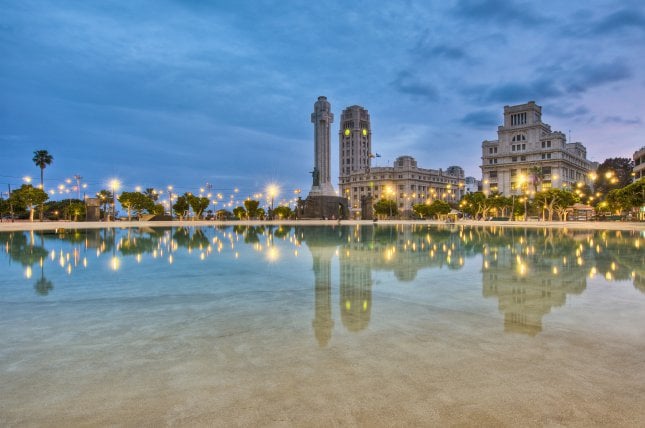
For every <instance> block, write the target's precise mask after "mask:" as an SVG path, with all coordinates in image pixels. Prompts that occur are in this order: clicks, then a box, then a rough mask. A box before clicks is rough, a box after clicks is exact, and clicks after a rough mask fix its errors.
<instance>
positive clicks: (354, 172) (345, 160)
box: [338, 105, 465, 219]
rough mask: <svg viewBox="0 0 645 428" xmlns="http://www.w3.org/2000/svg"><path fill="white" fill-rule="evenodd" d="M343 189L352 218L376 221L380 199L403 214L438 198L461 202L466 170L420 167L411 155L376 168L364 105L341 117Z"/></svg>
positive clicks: (340, 165)
mask: <svg viewBox="0 0 645 428" xmlns="http://www.w3.org/2000/svg"><path fill="white" fill-rule="evenodd" d="M338 139H339V147H338V150H339V160H340V164H339V188H340V196H343V197H345V198H347V200H348V207H349V211H350V215H351V217H352V218H363V219H370V218H372V207H373V205H374V203H376V201H378V200H379V199H390V200H394V201H396V203H397V206H398V209H399V213H401V214H402V215H403V216H404V217H405V216H408V215H411V213H412V207H413V206H414V205H415V204H421V203H430V202H432V201H433V200H435V199H443V200H446V201H448V202H458V201H459V199H460V198H461V196H462V195H463V192H464V186H465V184H464V170H463V169H462V168H461V167H459V166H450V167H448V168H447V169H446V170H445V171H444V170H442V169H427V168H420V167H419V166H418V165H417V161H416V160H415V159H414V158H413V157H411V156H399V157H398V158H396V160H395V161H394V164H393V165H392V166H372V160H373V159H375V158H376V157H378V156H379V155H378V154H377V153H375V152H373V151H372V128H371V123H370V115H369V112H368V111H367V110H366V109H365V108H363V107H361V106H357V105H354V106H351V107H347V108H346V109H345V110H343V112H342V114H341V118H340V130H339V132H338Z"/></svg>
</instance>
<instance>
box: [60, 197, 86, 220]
mask: <svg viewBox="0 0 645 428" xmlns="http://www.w3.org/2000/svg"><path fill="white" fill-rule="evenodd" d="M63 214H64V215H65V217H66V218H69V219H70V220H71V221H78V218H79V217H81V216H85V204H84V203H83V202H81V201H80V200H78V199H77V200H74V201H73V202H70V203H68V204H67V205H65V206H64V208H63Z"/></svg>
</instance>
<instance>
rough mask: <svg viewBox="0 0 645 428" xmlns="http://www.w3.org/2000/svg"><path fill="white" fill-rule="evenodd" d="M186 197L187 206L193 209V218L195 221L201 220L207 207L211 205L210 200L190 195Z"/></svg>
mask: <svg viewBox="0 0 645 428" xmlns="http://www.w3.org/2000/svg"><path fill="white" fill-rule="evenodd" d="M186 197H187V199H188V204H189V205H190V207H191V208H192V209H193V213H195V218H196V219H199V218H201V216H202V213H203V212H204V210H205V209H206V208H208V206H209V205H210V203H211V201H210V199H208V198H204V197H200V196H195V195H193V194H190V193H189V194H187V195H186Z"/></svg>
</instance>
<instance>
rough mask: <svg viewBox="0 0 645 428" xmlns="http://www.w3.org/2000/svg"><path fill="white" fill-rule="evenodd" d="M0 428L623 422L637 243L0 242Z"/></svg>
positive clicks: (538, 238)
mask: <svg viewBox="0 0 645 428" xmlns="http://www.w3.org/2000/svg"><path fill="white" fill-rule="evenodd" d="M0 243H1V244H2V246H3V248H4V253H3V254H2V255H0V265H2V267H1V268H0V397H1V398H0V424H1V425H3V426H7V425H9V426H13V425H24V424H27V425H61V424H72V425H79V424H81V425H99V424H101V425H103V424H124V425H140V424H146V425H159V424H171V425H173V424H177V425H183V424H191V425H193V424H197V425H205V424H209V425H213V424H215V425H227V426H228V425H258V424H259V425H321V426H322V425H324V426H328V425H330V424H331V425H344V424H359V425H393V424H397V425H428V424H446V423H451V424H466V425H500V424H501V425H517V424H518V423H522V424H524V425H558V424H564V425H584V426H587V425H589V424H596V425H598V424H611V425H625V426H630V425H638V424H639V422H642V420H645V410H644V409H643V406H642V402H643V397H645V358H643V355H645V332H644V331H645V330H644V328H643V326H645V269H644V268H643V266H644V265H645V263H644V261H645V254H644V253H645V252H644V251H643V249H642V246H643V245H644V244H645V237H643V236H639V234H638V233H637V232H620V231H566V230H565V231H562V230H546V229H545V230H541V229H532V230H524V229H504V228H494V227H493V228H483V227H481V228H465V227H458V226H452V227H448V226H445V227H438V228H437V227H429V226H399V227H389V226H360V227H336V228H330V227H314V226H311V227H297V228H296V227H279V228H276V227H273V228H268V227H264V228H263V227H241V226H240V227H225V228H212V227H210V228H160V229H151V228H138V229H102V230H101V229H99V230H76V231H74V230H67V231H58V232H56V233H54V232H14V233H3V234H0Z"/></svg>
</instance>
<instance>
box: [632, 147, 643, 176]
mask: <svg viewBox="0 0 645 428" xmlns="http://www.w3.org/2000/svg"><path fill="white" fill-rule="evenodd" d="M633 173H634V181H638V180H640V179H641V178H643V177H645V147H641V148H640V150H637V151H636V152H634V170H633Z"/></svg>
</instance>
